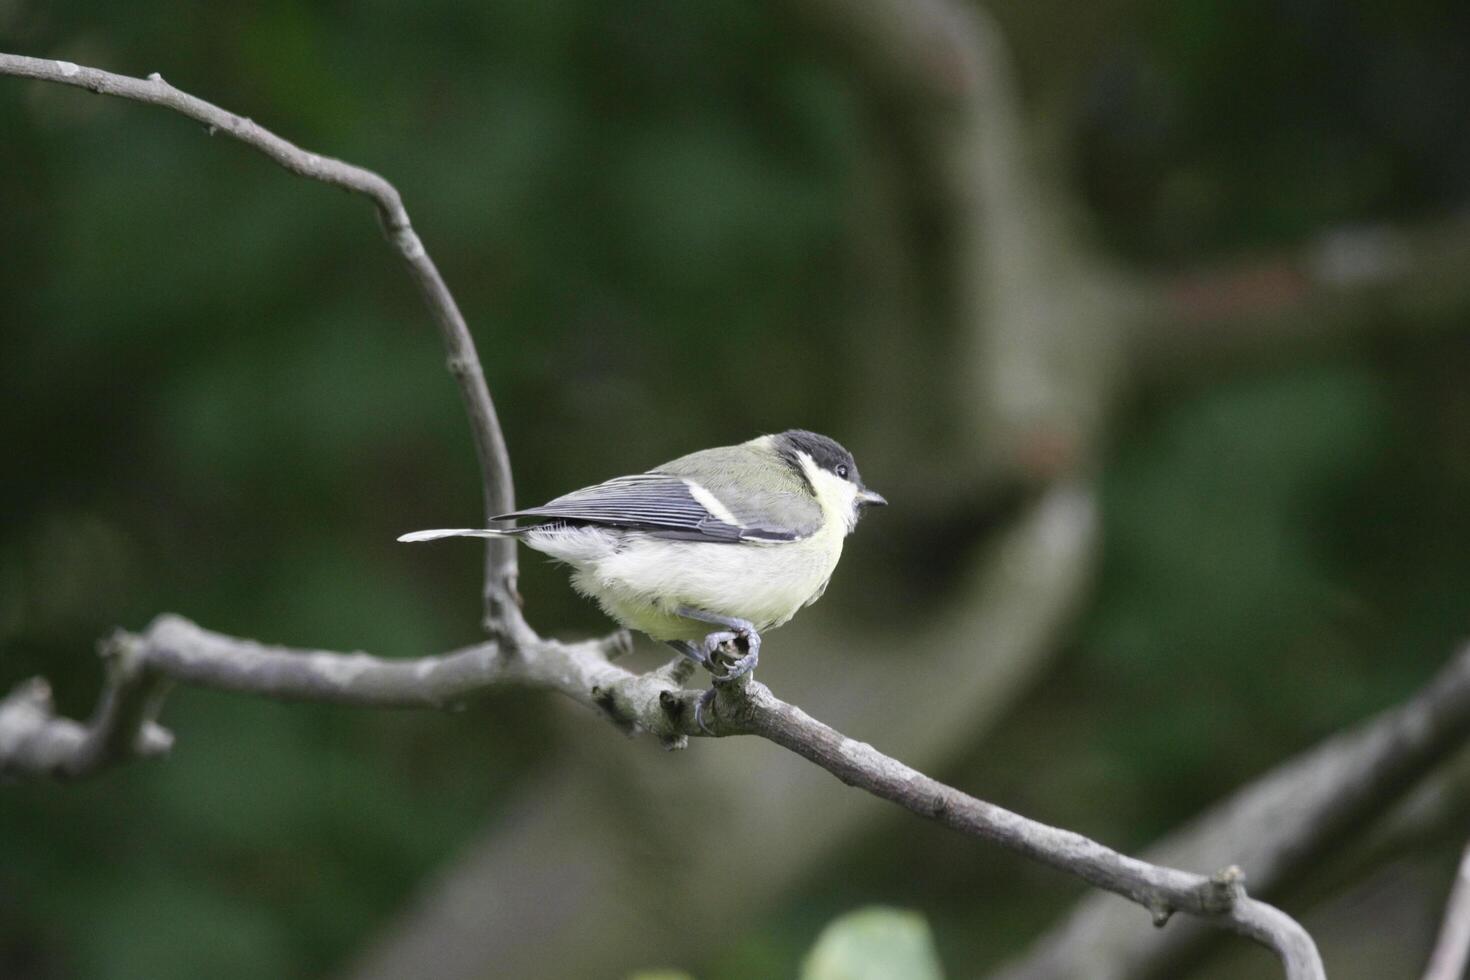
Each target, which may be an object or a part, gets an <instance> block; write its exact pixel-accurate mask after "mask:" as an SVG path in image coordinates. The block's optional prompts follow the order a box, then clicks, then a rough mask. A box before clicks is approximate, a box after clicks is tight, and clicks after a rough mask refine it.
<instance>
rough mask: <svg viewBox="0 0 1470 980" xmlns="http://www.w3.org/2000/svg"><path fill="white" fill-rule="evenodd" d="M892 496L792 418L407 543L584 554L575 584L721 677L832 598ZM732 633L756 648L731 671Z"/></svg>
mask: <svg viewBox="0 0 1470 980" xmlns="http://www.w3.org/2000/svg"><path fill="white" fill-rule="evenodd" d="M887 502H888V501H886V500H884V499H883V497H882V495H881V494H878V493H876V492H874V491H872V490H869V489H868V488H867V487H865V486H863V481H862V478H861V477H859V476H858V468H857V464H856V463H854V462H853V459H852V454H851V453H849V452H848V451H847V450H846V449H844V448H842V446H841V445H839V444H838V443H837V442H836V441H835V440H832V439H829V438H828V437H826V436H823V435H818V434H817V433H815V432H807V431H806V430H804V429H792V430H790V431H787V432H782V433H780V434H779V435H765V436H760V437H758V438H755V439H752V440H750V441H749V442H743V443H741V444H740V445H738V446H721V447H720V448H718V449H705V450H701V451H700V452H697V453H690V454H689V455H688V456H681V457H679V458H678V459H676V460H673V461H672V462H668V463H664V464H663V465H662V466H656V467H654V468H653V469H651V470H649V471H648V472H647V473H639V474H637V475H635V476H620V477H617V478H615V479H612V480H608V481H607V482H605V483H599V484H597V485H595V486H590V487H584V488H583V489H581V490H575V491H573V492H572V493H569V494H566V495H565V496H562V497H557V498H556V499H555V500H553V501H551V502H550V503H547V504H543V505H542V506H540V507H530V508H527V509H525V510H518V511H514V512H512V513H509V514H501V515H500V516H498V517H496V518H494V520H496V521H501V520H511V519H514V518H526V519H530V520H534V521H536V522H537V523H534V524H526V525H522V526H520V527H511V528H453V529H446V530H435V531H414V532H413V533H411V534H405V535H403V536H402V537H400V538H399V539H398V540H399V541H432V540H434V539H436V538H447V537H497V536H501V535H508V536H512V537H515V538H518V539H519V540H521V541H522V542H524V543H525V544H526V545H527V547H530V548H534V549H535V550H537V551H540V552H542V553H544V554H547V555H550V556H551V557H552V558H555V559H557V560H558V561H562V562H565V563H566V564H568V565H570V566H571V567H572V585H573V586H574V587H575V588H576V590H577V591H578V592H580V593H582V594H583V595H587V596H591V597H592V598H593V599H595V600H597V602H598V604H599V605H600V606H602V608H603V610H604V611H605V612H606V613H607V614H608V615H609V616H611V617H612V618H613V619H615V620H617V621H618V622H619V623H621V624H622V625H623V626H626V627H630V628H632V629H635V630H638V631H640V632H642V633H646V634H647V635H648V636H650V637H652V638H653V639H655V640H661V641H663V642H665V643H668V644H669V645H670V646H672V647H674V649H676V650H678V651H679V652H680V653H682V654H683V655H684V656H686V657H688V658H690V659H691V660H693V661H695V662H696V663H698V664H700V665H702V666H703V667H705V668H706V669H707V670H709V671H710V673H711V674H712V675H714V679H715V683H717V684H719V683H728V682H730V681H732V680H734V679H735V678H737V677H740V676H742V675H744V674H746V673H748V672H749V671H750V670H752V669H753V668H754V667H755V665H756V663H757V662H758V661H759V660H760V648H761V633H762V632H764V631H766V630H769V629H774V628H775V627H777V626H781V625H783V624H784V623H786V622H787V621H789V620H790V619H791V617H792V616H794V615H796V613H797V611H798V610H799V609H801V608H802V607H803V606H809V605H811V604H812V603H813V602H816V601H817V600H818V599H819V598H821V596H822V593H823V592H824V591H826V589H827V581H828V579H829V578H831V575H832V570H833V569H834V568H836V567H837V559H838V558H840V557H841V556H842V541H843V539H844V538H845V537H847V535H848V534H850V533H852V530H853V528H855V527H856V526H857V522H858V518H859V517H860V516H861V514H862V512H863V509H864V508H866V507H870V506H875V505H877V506H881V505H884V504H886V503H887ZM727 643H733V644H735V645H736V646H737V647H743V648H744V651H745V652H744V653H743V654H742V655H741V656H740V657H739V659H737V660H735V661H734V662H733V663H731V664H729V665H728V667H726V668H725V669H723V670H720V669H717V668H716V665H715V662H714V660H713V659H712V658H713V655H714V653H715V651H716V650H718V649H719V648H720V647H721V646H723V645H724V644H727ZM713 693H714V692H713V689H711V691H710V692H709V694H708V695H706V700H705V701H701V702H700V708H703V707H704V705H705V703H707V699H708V697H709V696H710V695H713ZM700 724H701V725H703V720H702V719H700Z"/></svg>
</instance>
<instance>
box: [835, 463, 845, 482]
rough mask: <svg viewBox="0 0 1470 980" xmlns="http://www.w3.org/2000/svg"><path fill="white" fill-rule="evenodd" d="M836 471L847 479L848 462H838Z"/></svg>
mask: <svg viewBox="0 0 1470 980" xmlns="http://www.w3.org/2000/svg"><path fill="white" fill-rule="evenodd" d="M836 472H837V475H838V476H840V477H842V478H843V479H844V480H845V479H847V464H846V463H838V464H837V471H836Z"/></svg>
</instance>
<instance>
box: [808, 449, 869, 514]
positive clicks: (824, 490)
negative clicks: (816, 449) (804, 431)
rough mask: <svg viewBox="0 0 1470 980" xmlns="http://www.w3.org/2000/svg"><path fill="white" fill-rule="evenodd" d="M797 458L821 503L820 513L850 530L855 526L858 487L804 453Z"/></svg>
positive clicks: (818, 501)
mask: <svg viewBox="0 0 1470 980" xmlns="http://www.w3.org/2000/svg"><path fill="white" fill-rule="evenodd" d="M797 458H798V459H800V460H801V469H802V472H804V473H805V474H806V478H807V481H808V482H810V483H811V485H812V490H813V491H814V492H815V493H816V495H817V503H819V504H821V505H822V513H823V514H825V515H826V517H827V519H828V520H840V521H842V522H843V523H844V524H845V525H846V526H847V530H848V531H851V530H852V529H853V528H854V527H856V526H857V519H858V504H857V495H858V488H857V487H856V486H855V485H853V484H852V483H851V482H849V481H847V480H844V479H843V478H842V477H840V476H838V475H837V474H836V473H832V472H830V471H828V470H824V469H822V468H821V467H820V466H818V465H817V464H816V462H815V461H814V460H813V459H812V458H811V457H810V456H808V455H807V454H806V453H801V454H799V456H798V457H797Z"/></svg>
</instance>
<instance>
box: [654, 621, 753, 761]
mask: <svg viewBox="0 0 1470 980" xmlns="http://www.w3.org/2000/svg"><path fill="white" fill-rule="evenodd" d="M674 615H676V616H683V617H684V618H685V619H695V620H698V621H699V622H701V623H709V624H711V625H712V626H724V627H726V628H725V629H722V630H715V631H714V632H712V633H710V634H709V635H708V636H706V637H705V638H704V642H703V643H700V644H698V645H697V646H696V645H695V644H693V643H685V642H683V641H674V642H672V643H670V644H669V645H670V646H672V647H673V648H674V649H675V650H678V651H679V652H680V653H682V654H684V656H686V657H688V658H689V659H691V660H693V661H695V662H696V663H699V664H702V665H703V666H704V669H705V670H708V671H709V672H710V674H711V680H712V682H713V684H714V685H716V686H713V687H711V688H710V689H709V690H708V691H705V692H704V693H703V694H701V695H700V696H699V700H698V701H696V702H695V703H694V721H695V723H696V724H697V725H699V727H700V728H701V729H702V730H703V731H704V733H705V734H706V735H713V734H714V732H712V731H710V729H709V726H708V725H706V724H705V723H704V712H705V710H706V709H707V708H709V707H710V705H711V704H713V703H714V700H715V692H716V690H717V689H718V685H723V684H729V683H730V682H731V681H733V680H735V679H737V678H740V677H744V676H745V675H746V674H748V673H750V672H751V671H752V670H754V669H755V665H756V664H757V663H759V662H760V658H761V635H760V632H759V631H758V630H757V629H756V628H755V624H754V623H752V622H751V621H750V620H748V619H739V618H736V617H734V616H721V615H719V614H718V613H710V612H705V611H704V610H702V609H691V608H690V607H688V606H680V607H678V608H677V609H675V610H674ZM726 643H734V644H736V645H737V646H738V645H739V644H741V643H744V645H745V653H744V655H742V656H741V657H739V658H738V659H736V660H735V661H734V662H732V663H729V664H726V665H724V670H723V671H722V672H720V673H718V674H716V673H715V652H716V651H717V650H719V649H720V647H722V646H724V645H725V644H726Z"/></svg>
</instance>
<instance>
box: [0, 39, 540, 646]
mask: <svg viewBox="0 0 1470 980" xmlns="http://www.w3.org/2000/svg"><path fill="white" fill-rule="evenodd" d="M0 75H12V76H15V77H17V78H32V79H36V80H37V81H43V82H57V83H59V84H62V85H71V86H75V87H76V88H85V89H90V90H91V91H93V92H97V93H98V94H101V95H115V96H117V97H118V98H122V99H128V100H130V101H133V102H142V103H145V104H147V105H156V106H162V107H164V108H165V109H172V110H173V111H174V112H177V113H179V114H181V115H184V116H188V117H189V118H190V119H193V120H195V121H196V122H200V123H203V124H204V125H205V126H207V127H208V130H207V131H208V132H209V134H210V135H213V134H215V133H216V132H224V133H226V134H227V135H229V136H232V137H234V138H235V139H237V140H239V141H240V142H242V143H244V144H245V145H246V146H249V147H251V148H252V149H255V150H258V151H259V152H261V153H263V154H265V155H266V156H267V157H269V158H270V159H271V160H273V161H275V162H276V163H278V164H280V165H281V166H282V167H285V168H286V169H287V170H289V171H291V172H292V173H294V174H298V175H300V176H302V177H308V178H310V179H312V180H319V181H321V182H322V183H324V184H331V185H332V186H334V187H340V188H342V189H343V190H347V191H351V192H352V193H354V194H361V195H363V196H364V197H366V198H368V199H369V200H371V201H372V202H373V204H374V205H375V206H376V207H377V209H378V218H379V220H380V221H381V222H382V226H383V233H384V234H385V235H386V236H387V237H388V241H389V242H391V243H392V244H393V247H394V248H395V249H396V250H397V252H398V254H399V256H400V257H401V258H402V259H403V261H404V263H405V264H406V265H407V266H408V271H409V274H410V275H411V276H412V277H413V281H414V283H415V284H416V285H417V286H418V287H419V292H420V293H421V295H422V296H423V300H424V302H425V303H426V304H427V305H428V307H429V311H430V312H431V313H432V314H433V316H434V322H435V324H436V325H437V326H438V327H439V333H440V335H441V336H442V338H443V340H444V349H445V351H446V352H447V354H448V363H449V370H450V373H452V374H453V375H454V378H455V380H456V381H457V382H458V383H459V391H460V396H461V397H462V398H463V400H464V407H465V413H466V415H468V416H469V420H470V429H471V432H472V434H473V436H474V442H475V456H476V458H477V459H478V460H479V464H480V478H481V482H482V484H483V490H484V497H485V516H486V519H487V523H488V519H489V518H492V517H495V516H496V515H498V514H504V513H506V512H507V511H511V510H514V509H515V489H514V485H513V484H512V482H511V472H510V456H509V454H508V453H507V452H506V448H505V437H504V436H503V435H502V434H501V431H500V420H499V418H498V417H497V416H496V414H495V403H494V402H493V401H491V399H490V389H489V387H488V386H487V385H486V383H485V372H484V371H483V370H482V369H481V367H480V358H479V355H478V354H477V353H476V352H475V343H474V340H473V339H472V338H471V337H470V332H469V327H467V326H466V325H465V321H464V316H463V315H462V314H461V313H460V311H459V305H458V304H457V303H455V301H454V296H453V295H452V294H451V293H450V292H449V287H448V286H446V285H445V284H444V279H443V278H442V277H441V276H440V275H439V269H438V267H437V266H435V265H434V260H433V259H431V258H430V257H429V253H428V252H427V251H426V250H425V249H424V245H423V242H421V241H419V237H418V235H417V234H416V233H415V232H414V230H413V225H412V224H411V223H410V222H409V219H408V211H406V210H405V209H404V207H403V200H402V199H401V198H400V197H399V195H398V191H397V189H396V188H394V186H393V185H392V184H390V183H388V181H387V180H385V179H383V178H382V177H381V176H379V175H378V174H375V173H373V172H372V171H371V170H366V169H364V168H362V167H357V166H354V165H352V164H350V163H344V162H342V161H341V160H334V159H332V158H331V157H325V156H322V155H320V154H317V153H311V152H309V151H307V150H303V149H301V148H300V147H299V146H296V145H295V144H293V143H289V142H287V141H286V140H284V139H282V138H281V137H279V136H277V135H276V134H275V133H272V132H270V131H269V130H267V129H265V128H263V127H261V126H259V125H257V124H256V123H254V122H252V121H251V120H249V119H246V118H244V117H242V116H237V115H235V114H234V113H232V112H227V111H225V110H224V109H221V108H220V107H219V106H216V105H213V104H211V103H209V102H205V101H204V100H203V99H200V98H196V97H195V96H192V95H189V94H188V93H187V92H181V91H179V90H178V89H176V88H174V87H173V86H172V85H170V84H168V83H167V82H165V81H164V80H163V76H161V75H159V74H158V73H157V72H155V73H153V74H152V75H149V76H148V77H147V78H146V79H141V78H129V77H127V76H126V75H114V74H112V73H111V72H105V71H99V70H98V69H96V68H84V67H82V66H80V65H74V64H72V63H71V62H69V61H52V60H49V59H43V58H27V57H25V56H23V55H15V54H4V53H0ZM515 548H516V546H515V542H514V541H510V540H507V539H504V538H490V539H488V540H487V541H486V549H487V550H486V554H485V592H484V600H485V627H486V629H487V630H489V631H490V632H491V633H492V634H495V635H500V634H502V633H504V632H506V631H508V630H510V629H513V628H514V627H515V625H516V624H515V621H514V619H515V618H514V616H510V615H507V613H506V610H507V609H508V608H510V607H512V606H514V605H515V603H516V550H515Z"/></svg>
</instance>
